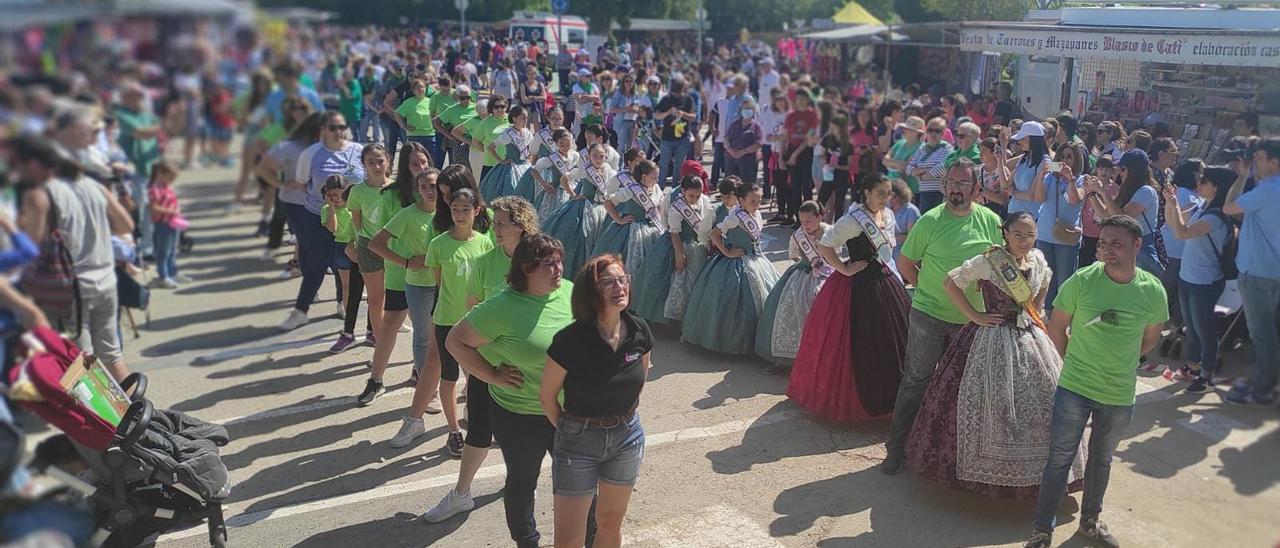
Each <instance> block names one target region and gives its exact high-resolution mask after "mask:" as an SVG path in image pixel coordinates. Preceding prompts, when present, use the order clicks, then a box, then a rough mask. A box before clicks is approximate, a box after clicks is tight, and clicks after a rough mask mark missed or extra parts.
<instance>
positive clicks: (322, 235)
mask: <svg viewBox="0 0 1280 548" xmlns="http://www.w3.org/2000/svg"><path fill="white" fill-rule="evenodd" d="M276 206H277V207H279V206H284V208H285V210H284V214H285V217H287V218H288V219H289V228H290V229H291V230H293V234H294V236H297V238H298V266H299V267H300V268H301V269H302V285H300V286H298V298H297V300H295V301H294V303H293V307H294V308H296V309H298V310H301V311H303V312H306V311H308V310H310V309H311V302H312V301H315V300H316V293H318V292H319V291H320V286H321V285H324V273H325V271H326V270H328V269H329V265H330V264H331V263H332V262H333V251H334V249H333V233H332V232H329V230H328V229H326V228H325V227H324V225H322V224H320V216H319V215H316V214H315V213H312V212H310V211H307V208H306V207H305V206H302V205H299V204H289V203H282V204H276Z"/></svg>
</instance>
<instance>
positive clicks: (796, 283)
mask: <svg viewBox="0 0 1280 548" xmlns="http://www.w3.org/2000/svg"><path fill="white" fill-rule="evenodd" d="M822 213H823V212H822V204H820V203H818V202H815V201H813V200H809V201H807V202H805V203H803V204H800V214H799V215H800V228H798V229H796V231H795V232H793V233H792V234H791V238H790V243H789V244H788V245H787V256H788V257H789V258H790V259H791V260H792V261H795V263H794V264H792V265H791V267H790V268H787V271H786V272H784V273H783V274H782V277H781V278H779V279H778V285H775V286H773V291H772V292H770V293H769V298H768V299H767V300H766V301H765V303H764V312H762V313H761V315H760V323H759V324H757V325H756V355H758V356H760V357H762V358H764V359H766V360H768V361H769V362H770V363H771V364H772V366H771V370H781V369H785V368H788V367H791V363H792V362H794V361H795V359H796V353H797V352H798V351H799V350H800V335H801V333H802V332H803V330H804V323H805V319H806V318H807V317H808V316H809V309H810V308H812V307H813V300H814V298H815V297H817V295H818V290H820V289H822V284H823V282H825V281H827V278H828V277H829V276H831V274H832V273H833V272H835V269H834V268H832V266H831V265H830V264H827V260H826V259H824V258H823V257H822V255H821V254H820V253H819V251H818V242H819V241H820V240H821V239H822V236H823V234H825V233H826V231H827V229H829V228H831V225H829V224H827V223H824V222H822Z"/></svg>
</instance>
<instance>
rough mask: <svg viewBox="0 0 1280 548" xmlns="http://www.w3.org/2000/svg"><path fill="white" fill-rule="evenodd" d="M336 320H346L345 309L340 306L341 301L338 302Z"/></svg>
mask: <svg viewBox="0 0 1280 548" xmlns="http://www.w3.org/2000/svg"><path fill="white" fill-rule="evenodd" d="M338 319H339V320H345V319H347V307H345V306H342V301H338Z"/></svg>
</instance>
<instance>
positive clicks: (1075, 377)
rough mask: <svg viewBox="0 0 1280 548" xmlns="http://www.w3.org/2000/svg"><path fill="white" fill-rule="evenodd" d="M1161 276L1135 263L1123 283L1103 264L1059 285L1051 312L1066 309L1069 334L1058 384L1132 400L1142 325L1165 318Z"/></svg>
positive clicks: (1098, 396) (1099, 398) (1102, 399)
mask: <svg viewBox="0 0 1280 548" xmlns="http://www.w3.org/2000/svg"><path fill="white" fill-rule="evenodd" d="M1166 299H1167V297H1166V295H1165V292H1164V286H1163V285H1161V283H1160V279H1159V278H1156V277H1155V276H1154V275H1152V274H1151V273H1149V272H1147V271H1145V270H1143V269H1141V268H1139V269H1137V274H1136V275H1135V276H1134V278H1133V280H1131V281H1130V282H1129V283H1127V284H1118V283H1116V282H1114V281H1112V280H1111V278H1110V277H1108V276H1107V271H1106V268H1105V265H1103V264H1102V263H1100V262H1099V263H1093V264H1091V265H1089V266H1086V267H1084V268H1081V269H1080V270H1077V271H1076V273H1075V274H1074V275H1072V276H1071V277H1070V278H1067V280H1066V281H1064V282H1062V285H1061V286H1060V287H1058V296H1057V297H1056V298H1054V299H1053V311H1054V313H1057V312H1058V311H1059V310H1061V311H1063V312H1066V313H1069V314H1071V338H1070V339H1069V340H1068V341H1067V355H1066V357H1065V358H1063V360H1062V375H1061V377H1059V379H1058V386H1061V387H1063V388H1065V389H1067V390H1070V391H1072V392H1075V393H1076V394H1079V395H1081V396H1084V397H1086V398H1089V399H1091V400H1093V401H1096V402H1098V403H1101V404H1104V405H1133V403H1134V396H1135V394H1136V391H1135V390H1136V388H1137V382H1138V377H1137V373H1135V371H1136V369H1137V367H1138V356H1139V355H1140V354H1141V353H1142V334H1143V332H1144V331H1145V330H1146V329H1147V326H1150V325H1157V324H1163V323H1164V322H1165V321H1167V320H1168V319H1169V305H1168V301H1167V300H1166Z"/></svg>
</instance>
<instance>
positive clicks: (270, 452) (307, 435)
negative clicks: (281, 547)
mask: <svg viewBox="0 0 1280 548" xmlns="http://www.w3.org/2000/svg"><path fill="white" fill-rule="evenodd" d="M351 407H355V401H354V400H352V401H351ZM344 410H346V408H342V407H330V408H328V409H326V410H325V411H326V412H327V413H326V414H327V415H330V416H332V415H333V414H335V413H340V412H342V411H344ZM404 414H405V412H404V409H394V410H391V411H385V412H382V413H378V414H376V415H365V416H363V417H361V418H359V419H357V420H355V421H352V422H343V423H335V424H331V425H326V426H322V427H320V428H314V429H310V430H307V431H305V432H299V433H297V434H295V435H293V436H292V437H287V438H286V437H272V438H270V439H267V440H263V441H260V442H258V443H255V444H253V445H250V446H248V447H245V448H244V449H240V450H238V451H236V452H235V453H233V454H229V455H224V456H223V457H222V462H223V463H225V464H226V465H227V469H228V470H238V469H240V468H244V467H246V466H249V465H250V464H253V463H254V462H255V461H257V460H258V459H268V458H271V457H274V456H277V455H289V454H293V453H299V452H306V453H307V454H309V453H311V451H310V450H312V449H319V448H321V447H327V446H329V445H331V444H336V443H338V442H340V441H342V440H346V439H351V438H352V436H353V435H354V434H355V433H357V432H359V431H361V430H365V429H369V428H378V427H381V426H383V425H386V424H388V423H391V422H395V421H396V419H398V418H400V417H403V416H404ZM264 422H271V423H273V424H272V426H274V427H275V428H274V430H281V429H283V428H284V427H283V426H281V425H279V424H278V423H275V421H272V420H267V421H264ZM299 423H300V422H299ZM299 423H294V424H299ZM228 430H229V431H230V432H235V429H234V428H232V429H228ZM445 431H446V427H445V426H444V425H441V426H439V427H436V428H433V429H431V430H428V431H427V433H426V434H423V435H422V436H421V437H419V438H418V440H416V441H418V443H414V444H411V445H410V446H409V447H406V448H403V449H392V448H391V446H389V445H385V444H379V445H378V446H377V447H376V448H375V450H374V451H375V452H381V453H384V454H387V455H401V454H404V453H407V452H409V451H411V450H412V449H413V448H415V447H418V446H421V445H424V444H428V443H431V440H437V441H439V439H443V438H439V439H438V437H439V436H443V435H444V433H445ZM437 445H439V444H438V443H437ZM315 479H321V478H313V481H314V480H315ZM262 494H266V493H262Z"/></svg>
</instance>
